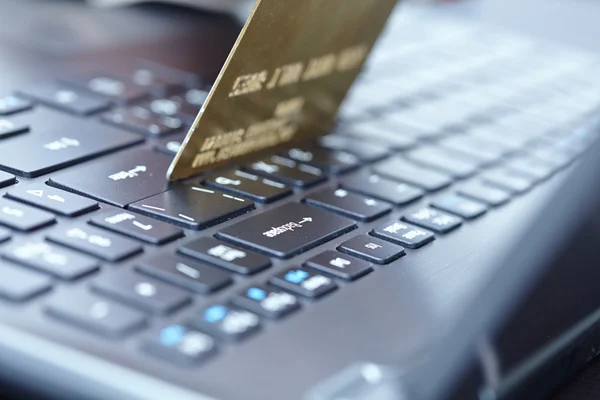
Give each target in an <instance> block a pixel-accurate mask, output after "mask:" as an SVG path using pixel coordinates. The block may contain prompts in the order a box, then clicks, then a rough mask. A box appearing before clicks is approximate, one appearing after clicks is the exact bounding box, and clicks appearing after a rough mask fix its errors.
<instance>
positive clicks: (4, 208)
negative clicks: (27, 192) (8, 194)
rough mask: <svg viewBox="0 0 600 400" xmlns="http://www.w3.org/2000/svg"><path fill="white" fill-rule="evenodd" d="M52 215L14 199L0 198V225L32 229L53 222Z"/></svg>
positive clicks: (20, 229) (24, 229)
mask: <svg viewBox="0 0 600 400" xmlns="http://www.w3.org/2000/svg"><path fill="white" fill-rule="evenodd" d="M54 221H55V219H54V215H52V214H50V213H48V212H46V211H41V210H38V209H35V208H33V207H30V206H26V205H25V204H21V203H17V202H16V201H12V200H8V199H3V198H0V225H6V226H8V227H9V228H12V229H16V230H19V231H32V230H34V229H38V228H42V227H44V226H48V225H51V224H53V223H54Z"/></svg>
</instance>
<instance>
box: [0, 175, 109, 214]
mask: <svg viewBox="0 0 600 400" xmlns="http://www.w3.org/2000/svg"><path fill="white" fill-rule="evenodd" d="M6 195H7V196H8V197H10V198H11V199H14V200H17V201H20V202H23V203H27V204H30V205H32V206H36V207H39V208H43V209H44V210H48V211H51V212H53V213H55V214H60V215H64V216H67V217H75V216H77V215H81V214H85V213H86V212H90V211H93V210H95V209H97V208H98V202H96V201H93V200H90V199H86V198H85V197H81V196H77V195H74V194H72V193H69V192H65V191H62V190H58V189H54V188H52V187H50V186H47V185H44V184H35V183H34V184H30V185H18V186H16V187H15V188H14V189H12V190H10V191H8V192H7V193H6Z"/></svg>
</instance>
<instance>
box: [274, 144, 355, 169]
mask: <svg viewBox="0 0 600 400" xmlns="http://www.w3.org/2000/svg"><path fill="white" fill-rule="evenodd" d="M284 155H285V156H286V157H288V158H291V159H292V160H295V161H298V162H301V163H304V164H309V165H312V166H315V167H317V168H320V169H322V170H325V171H327V172H329V173H331V174H336V175H337V174H342V173H344V172H348V171H350V170H352V169H355V168H357V167H358V166H359V164H360V160H359V159H358V157H357V156H355V155H354V154H352V153H348V152H347V151H340V150H331V149H328V148H326V147H319V146H317V145H314V146H305V147H294V148H291V149H289V150H287V151H286V152H285V154H284Z"/></svg>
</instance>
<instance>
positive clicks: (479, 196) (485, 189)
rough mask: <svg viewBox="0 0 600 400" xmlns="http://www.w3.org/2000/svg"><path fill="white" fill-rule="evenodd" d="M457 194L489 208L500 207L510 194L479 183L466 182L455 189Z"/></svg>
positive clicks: (508, 198)
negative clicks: (484, 204)
mask: <svg viewBox="0 0 600 400" xmlns="http://www.w3.org/2000/svg"><path fill="white" fill-rule="evenodd" d="M457 192H458V194H460V195H461V196H464V197H468V198H471V199H474V200H477V201H480V202H483V203H486V204H487V205H490V206H494V207H497V206H500V205H502V204H506V203H507V202H508V201H509V200H510V193H508V192H506V191H504V190H502V189H499V188H495V187H493V186H490V185H485V184H483V183H482V182H480V181H471V182H467V183H465V184H463V185H461V186H459V187H458V188H457Z"/></svg>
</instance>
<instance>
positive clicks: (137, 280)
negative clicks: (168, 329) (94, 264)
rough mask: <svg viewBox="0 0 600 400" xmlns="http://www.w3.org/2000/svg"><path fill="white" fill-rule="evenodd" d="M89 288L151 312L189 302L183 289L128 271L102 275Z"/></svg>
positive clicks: (171, 308) (175, 307)
mask: <svg viewBox="0 0 600 400" xmlns="http://www.w3.org/2000/svg"><path fill="white" fill-rule="evenodd" d="M92 289H94V290H95V291H96V292H98V293H102V294H104V295H106V296H109V297H112V298H114V299H115V300H118V301H120V302H124V303H127V304H129V305H131V306H133V307H136V308H139V309H141V310H143V311H148V312H151V313H154V314H167V313H169V312H171V311H173V310H175V309H177V308H179V307H181V306H183V305H185V304H187V303H189V302H190V297H189V295H188V294H187V292H184V291H182V290H180V289H177V288H175V287H173V286H171V285H167V284H165V283H162V282H160V281H157V280H155V279H149V278H147V277H145V276H144V275H141V274H136V273H134V272H131V271H119V272H118V273H111V274H103V275H101V276H99V277H98V278H97V279H95V280H94V281H93V282H92Z"/></svg>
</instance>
